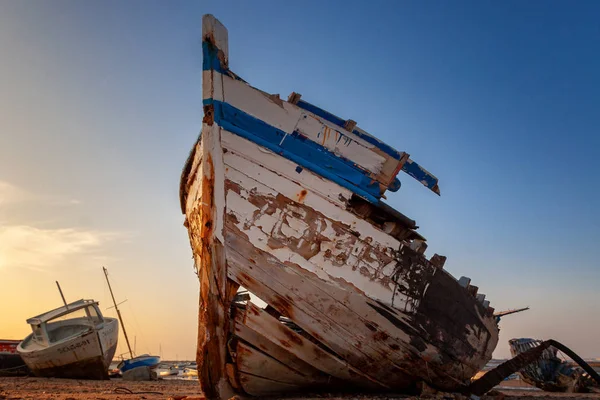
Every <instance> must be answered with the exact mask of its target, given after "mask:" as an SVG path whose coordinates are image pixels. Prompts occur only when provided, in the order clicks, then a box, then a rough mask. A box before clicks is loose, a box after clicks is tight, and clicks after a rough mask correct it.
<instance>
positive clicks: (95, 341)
mask: <svg viewBox="0 0 600 400" xmlns="http://www.w3.org/2000/svg"><path fill="white" fill-rule="evenodd" d="M27 323H28V324H29V325H31V330H32V331H33V332H32V333H31V334H30V335H29V336H27V337H26V338H25V339H24V340H23V341H22V342H21V343H20V344H19V346H18V347H17V351H18V352H19V354H20V355H21V357H22V358H23V361H25V363H26V364H27V366H28V367H29V369H31V371H32V372H33V373H34V374H35V375H36V376H44V377H57V378H80V379H108V367H109V365H110V363H111V361H112V358H113V356H114V355H115V351H116V349H117V339H118V333H119V324H118V322H117V320H116V319H115V318H107V317H104V316H103V315H102V313H101V312H100V309H99V307H98V302H96V301H94V300H83V299H82V300H78V301H76V302H73V303H70V304H66V305H65V306H62V307H59V308H56V309H54V310H52V311H48V312H46V313H44V314H41V315H38V316H37V317H33V318H30V319H28V320H27Z"/></svg>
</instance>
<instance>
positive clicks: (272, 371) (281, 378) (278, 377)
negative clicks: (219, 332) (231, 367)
mask: <svg viewBox="0 0 600 400" xmlns="http://www.w3.org/2000/svg"><path fill="white" fill-rule="evenodd" d="M236 362H237V369H238V371H239V372H241V373H244V372H245V373H248V374H252V375H255V376H260V377H261V378H265V379H270V380H273V381H277V382H283V383H289V384H292V385H299V386H303V387H311V386H312V387H314V386H317V385H318V384H319V383H323V382H324V381H323V380H322V381H321V382H317V381H315V380H314V379H312V378H311V377H308V376H306V375H302V374H300V373H299V372H298V371H295V370H293V369H291V368H290V367H288V366H287V365H285V364H283V363H281V362H279V361H277V360H276V359H274V358H272V357H270V356H268V355H266V354H265V353H263V352H262V351H260V350H259V349H256V348H253V347H251V346H249V345H248V344H246V343H244V342H243V341H238V343H237V346H236Z"/></svg>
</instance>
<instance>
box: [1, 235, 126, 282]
mask: <svg viewBox="0 0 600 400" xmlns="http://www.w3.org/2000/svg"><path fill="white" fill-rule="evenodd" d="M119 236H120V235H119V234H115V233H106V232H98V231H93V230H85V229H76V228H63V229H41V228H36V227H33V226H27V225H9V226H2V227H0V270H1V269H4V268H26V269H31V270H35V271H48V270H49V269H53V268H56V267H60V266H61V265H65V264H67V263H69V262H73V261H74V260H75V259H77V260H81V258H82V256H83V257H84V258H85V257H89V258H95V259H97V258H98V257H102V256H101V255H100V256H99V255H98V252H99V251H100V250H101V249H102V247H103V246H104V245H105V244H106V243H107V242H108V241H111V240H114V239H115V238H117V237H119Z"/></svg>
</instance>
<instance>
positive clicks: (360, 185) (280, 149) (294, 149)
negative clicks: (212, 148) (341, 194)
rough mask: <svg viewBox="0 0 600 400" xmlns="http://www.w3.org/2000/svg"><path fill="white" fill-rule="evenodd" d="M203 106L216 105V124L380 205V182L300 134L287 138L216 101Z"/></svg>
mask: <svg viewBox="0 0 600 400" xmlns="http://www.w3.org/2000/svg"><path fill="white" fill-rule="evenodd" d="M203 103H204V104H213V106H214V117H215V122H216V123H217V124H219V125H220V126H221V127H223V128H225V129H226V130H228V131H230V132H233V133H235V134H236V135H239V136H242V137H244V138H246V139H248V140H251V141H253V142H255V143H257V144H259V145H260V146H263V147H266V148H268V149H269V150H271V151H273V152H275V153H277V154H279V155H281V156H283V157H285V158H287V159H289V160H292V161H294V162H295V163H297V164H299V165H301V166H302V167H305V168H308V169H309V170H311V171H313V172H315V173H317V174H319V175H321V176H323V177H324V178H326V179H329V180H331V181H333V182H335V183H337V184H339V185H340V186H342V187H345V188H346V189H348V190H350V191H352V192H354V193H356V194H358V195H359V196H361V197H363V198H365V199H366V200H368V201H369V202H371V203H374V204H377V203H378V202H379V197H380V196H381V194H380V189H379V184H378V183H377V182H376V181H374V180H373V179H371V178H370V177H369V176H367V175H366V174H365V172H363V171H362V170H360V169H359V168H358V167H356V166H351V165H348V162H349V161H347V160H344V159H341V158H340V157H338V156H336V155H335V154H333V153H331V152H330V151H329V150H327V149H325V148H324V147H323V146H321V145H319V144H318V143H315V142H313V141H312V140H310V139H308V138H306V137H304V136H302V135H300V134H299V133H297V132H294V133H293V134H291V135H287V134H286V133H285V132H284V131H282V130H280V129H277V128H275V127H273V126H271V125H269V124H267V123H265V122H264V121H261V120H259V119H257V118H255V117H253V116H251V115H250V114H247V113H245V112H244V111H242V110H239V109H237V108H235V107H233V106H232V105H230V104H228V103H224V102H221V101H217V100H213V99H204V100H203ZM284 137H285V140H283V143H282V139H283V138H284Z"/></svg>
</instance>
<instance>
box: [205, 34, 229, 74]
mask: <svg viewBox="0 0 600 400" xmlns="http://www.w3.org/2000/svg"><path fill="white" fill-rule="evenodd" d="M218 54H219V49H217V48H216V47H215V46H214V45H213V44H212V43H210V42H207V41H204V42H202V70H203V71H209V70H211V69H213V70H215V71H217V72H220V73H222V74H227V69H226V68H224V67H223V66H222V65H221V61H220V60H219V57H218Z"/></svg>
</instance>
